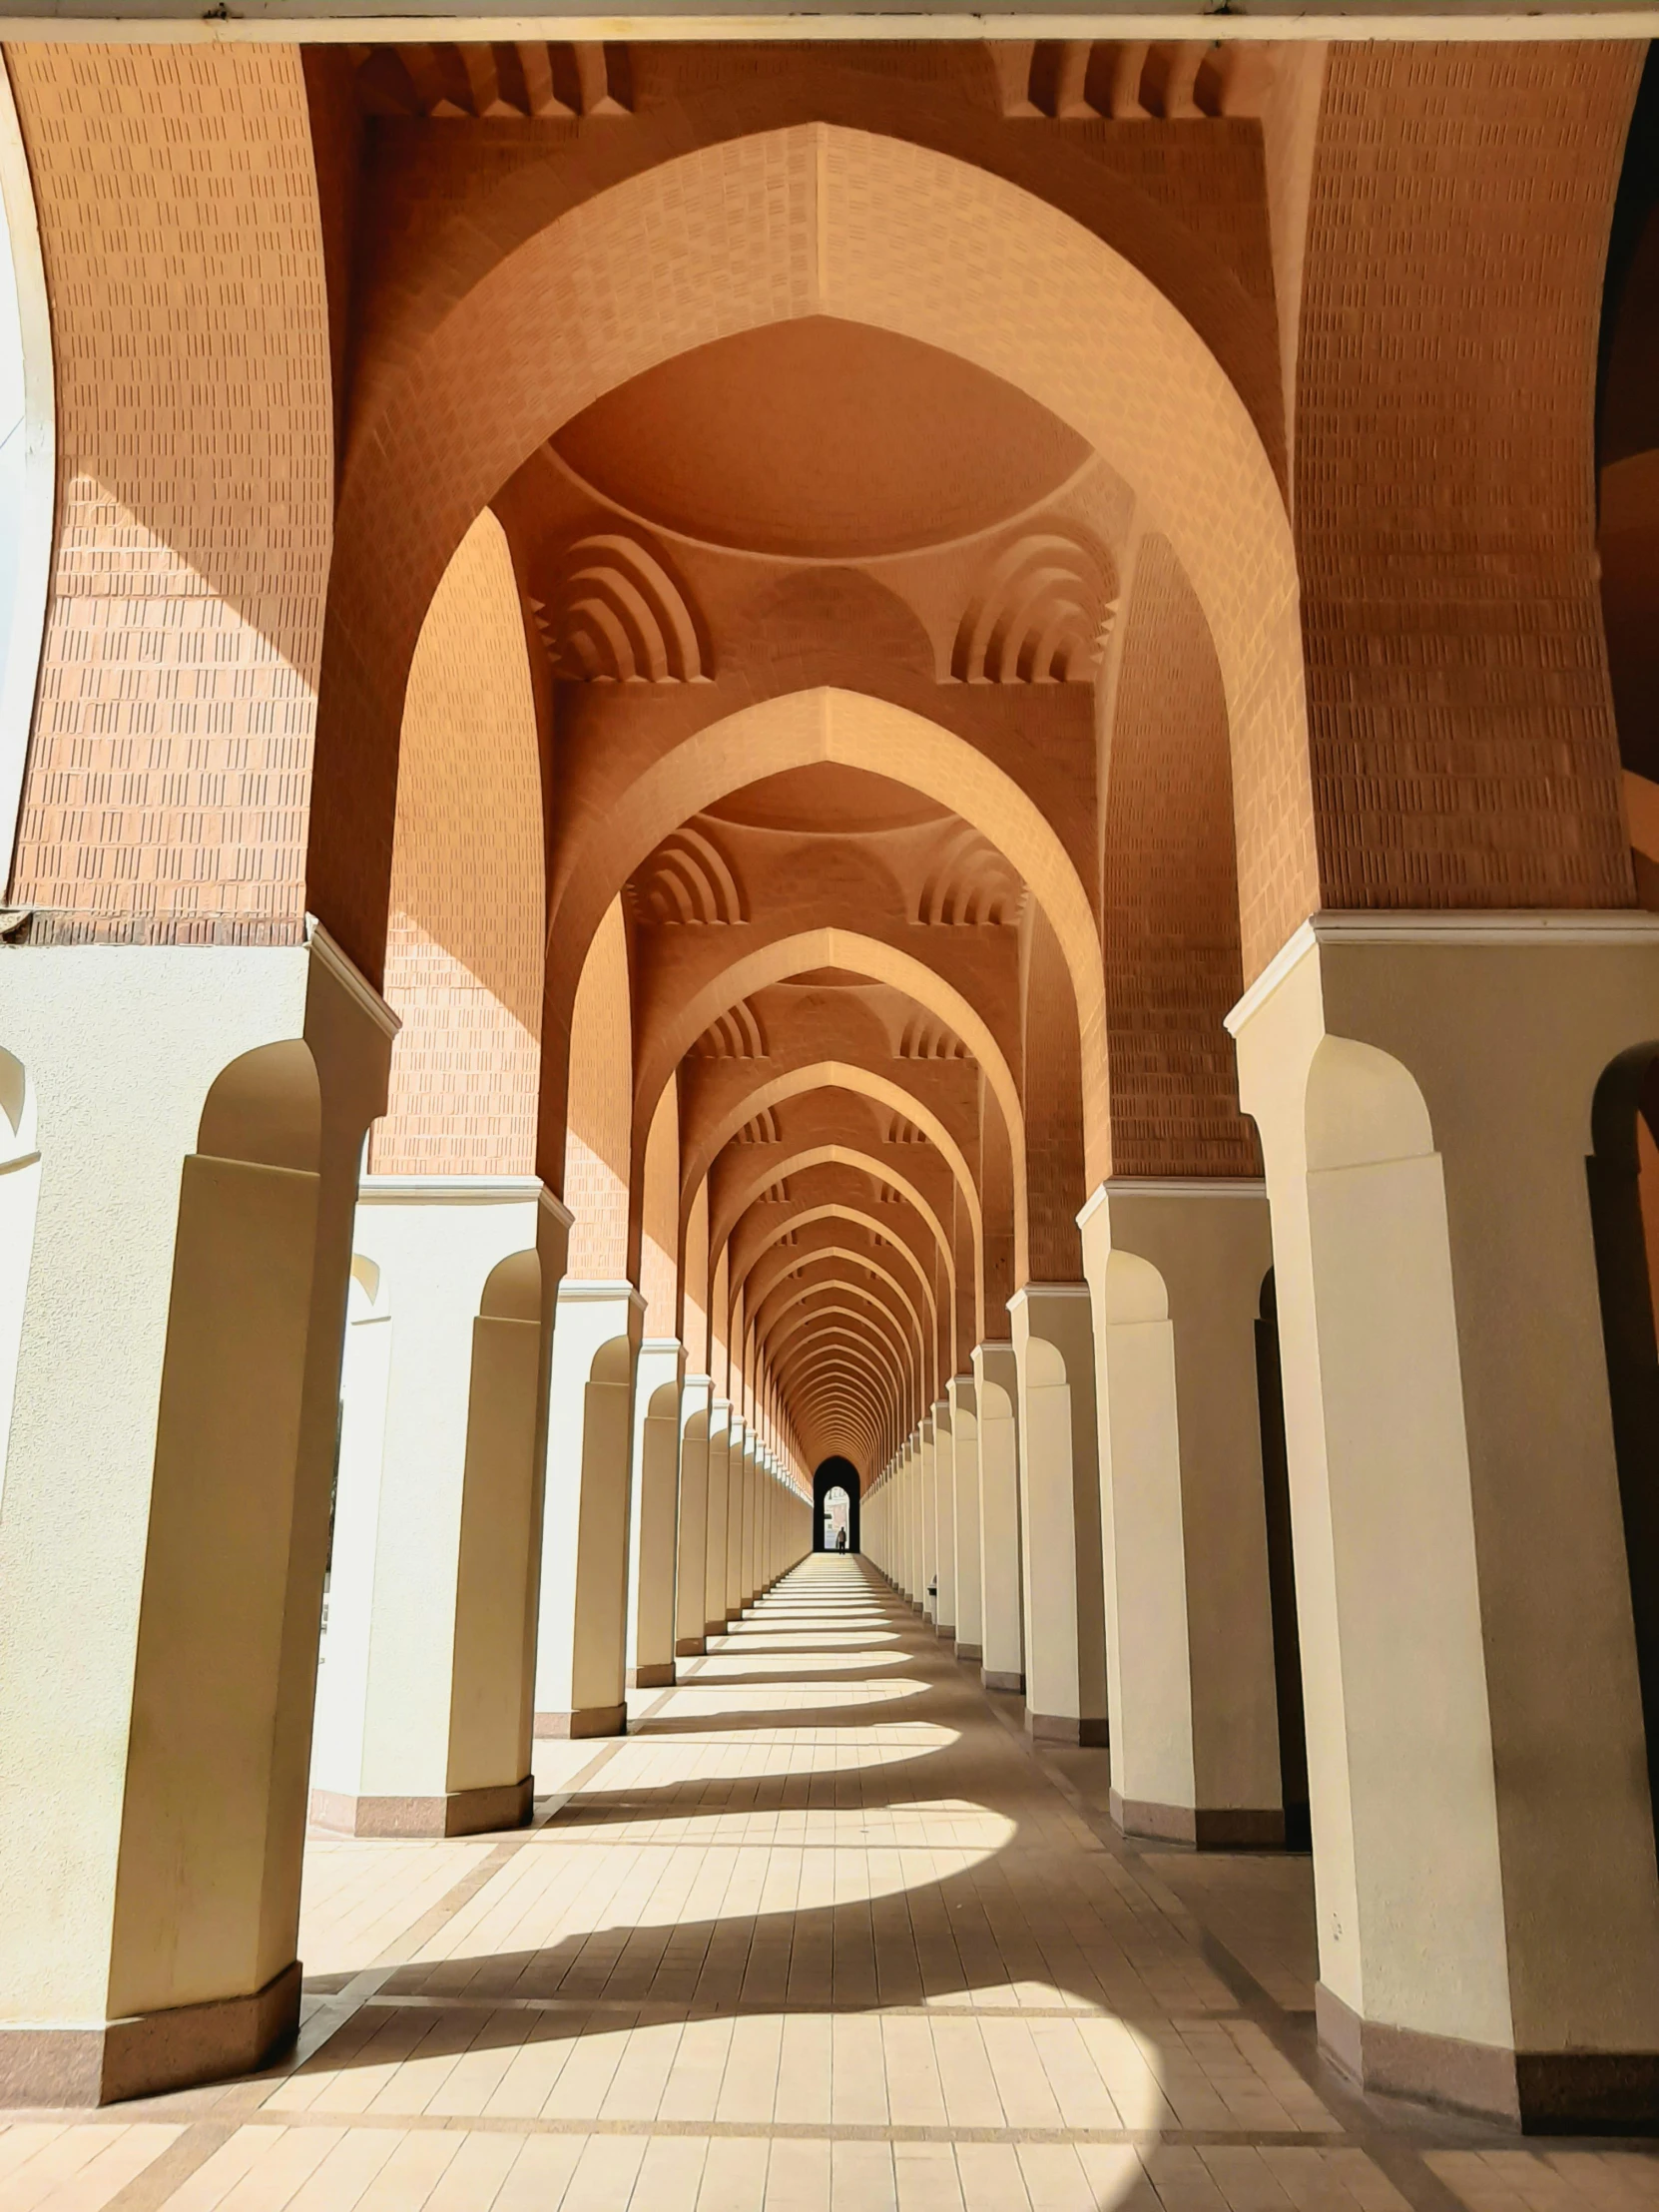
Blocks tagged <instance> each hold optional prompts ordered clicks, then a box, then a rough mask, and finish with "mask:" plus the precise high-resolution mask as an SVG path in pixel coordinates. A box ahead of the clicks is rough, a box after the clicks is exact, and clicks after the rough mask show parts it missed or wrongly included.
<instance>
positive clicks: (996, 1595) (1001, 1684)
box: [973, 1339, 1025, 1693]
mask: <svg viewBox="0 0 1659 2212" xmlns="http://www.w3.org/2000/svg"><path fill="white" fill-rule="evenodd" d="M973 1384H974V1397H975V1399H976V1400H977V1403H978V1416H979V1590H980V1623H981V1627H982V1629H983V1635H982V1637H981V1642H982V1644H983V1646H984V1650H983V1654H982V1657H981V1659H980V1663H979V1679H980V1680H981V1681H982V1682H983V1683H984V1685H985V1687H986V1689H987V1690H1008V1691H1014V1692H1019V1693H1023V1691H1024V1689H1025V1596H1024V1591H1025V1574H1024V1568H1023V1564H1022V1560H1023V1554H1024V1544H1023V1538H1022V1535H1021V1531H1020V1518H1019V1514H1020V1505H1019V1498H1020V1481H1019V1375H1018V1369H1017V1364H1016V1362H1015V1360H1014V1348H1013V1345H1012V1344H1011V1343H1007V1342H1002V1341H999V1340H995V1339H993V1340H991V1341H989V1342H987V1343H985V1344H981V1345H975V1346H974V1348H973Z"/></svg>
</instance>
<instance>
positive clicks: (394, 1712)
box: [310, 1176, 569, 1836]
mask: <svg viewBox="0 0 1659 2212" xmlns="http://www.w3.org/2000/svg"><path fill="white" fill-rule="evenodd" d="M544 1209H545V1210H546V1211H547V1212H548V1214H549V1215H550V1217H551V1222H552V1225H553V1227H554V1229H555V1231H556V1233H557V1247H558V1252H557V1256H558V1257H559V1259H560V1260H561V1261H562V1251H563V1241H564V1234H565V1232H567V1231H568V1226H569V1223H568V1217H567V1216H566V1214H565V1211H564V1208H563V1207H562V1206H560V1205H559V1202H558V1201H557V1200H556V1199H555V1198H553V1197H552V1195H551V1193H549V1192H547V1191H545V1190H544V1189H543V1187H542V1185H541V1184H540V1182H539V1181H537V1180H536V1179H535V1178H534V1177H523V1176H505V1177H495V1176H366V1177H364V1179H363V1182H362V1185H361V1187H360V1190H359V1194H358V1202H357V1222H356V1231H355V1240H354V1250H353V1255H352V1275H353V1278H354V1283H353V1293H352V1313H351V1318H350V1320H349V1322H348V1326H347V1331H346V1355H345V1361H344V1365H343V1370H342V1375H341V1387H340V1403H341V1426H340V1449H339V1466H338V1477H337V1481H336V1486H335V1503H334V1535H333V1555H332V1564H331V1571H330V1575H329V1591H328V1618H327V1629H326V1632H325V1634H324V1637H323V1640H322V1651H321V1662H320V1666H319V1669H318V1674H317V1698H316V1722H315V1729H314V1733H313V1738H312V1746H311V1788H310V1815H311V1819H312V1820H313V1821H315V1822H317V1823H318V1824H319V1825H321V1826H323V1827H325V1828H332V1829H336V1830H339V1831H341V1832H343V1833H345V1834H347V1835H357V1836H405V1835H406V1836H458V1835H471V1834H474V1833H476V1832H478V1831H479V1830H483V1829H491V1828H512V1827H516V1826H518V1825H520V1824H521V1823H522V1822H524V1821H526V1820H528V1818H529V1816H530V1798H531V1777H530V1714H531V1683H530V1680H529V1678H528V1672H527V1667H526V1648H527V1644H528V1642H529V1637H530V1632H531V1629H532V1626H533V1611H534V1592H535V1587H536V1575H537V1561H538V1555H539V1542H540V1527H539V1520H538V1514H537V1510H536V1508H537V1491H538V1470H537V1463H536V1441H537V1432H538V1426H537V1424H538V1415H539V1411H540V1398H541V1382H542V1367H543V1357H544V1348H545V1345H546V1341H547V1336H548V1333H549V1323H550V1317H548V1319H546V1320H544V1315H543V1305H544V1300H543V1292H542V1271H541V1262H540V1259H539V1257H538V1253H537V1239H538V1230H539V1228H540V1224H541V1215H542V1213H543V1210H544Z"/></svg>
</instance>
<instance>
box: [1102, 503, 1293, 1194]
mask: <svg viewBox="0 0 1659 2212" xmlns="http://www.w3.org/2000/svg"><path fill="white" fill-rule="evenodd" d="M1106 788H1107V794H1108V802H1107V817H1106V871H1105V890H1106V897H1105V913H1104V917H1103V921H1102V935H1103V944H1104V952H1105V965H1106V1022H1107V1035H1108V1040H1109V1044H1108V1066H1109V1069H1110V1075H1111V1098H1112V1108H1111V1111H1112V1172H1113V1174H1114V1175H1153V1176H1164V1175H1254V1174H1258V1173H1259V1172H1260V1169H1259V1166H1258V1163H1257V1153H1256V1143H1255V1137H1254V1133H1253V1130H1252V1126H1251V1124H1250V1123H1249V1122H1247V1121H1246V1120H1245V1118H1244V1117H1243V1115H1242V1114H1241V1113H1240V1112H1239V1096H1238V1076H1237V1073H1236V1070H1235V1063H1234V1057H1233V1048H1232V1043H1231V1040H1230V1039H1229V1037H1228V1035H1227V1032H1226V1030H1225V1029H1224V1028H1223V1027H1222V1019H1223V1016H1224V1015H1225V1014H1226V1012H1227V1010H1228V1008H1229V1007H1230V1006H1231V1005H1232V1004H1233V1002H1234V1000H1235V999H1236V998H1237V997H1238V996H1239V992H1240V990H1241V988H1242V987H1243V979H1242V975H1241V970H1240V964H1239V909H1238V891H1237V887H1236V879H1235V876H1234V870H1233V786H1232V776H1231V773H1230V770H1229V763H1228V750H1227V701H1226V698H1225V696H1224V694H1223V691H1222V683H1221V670H1220V669H1219V667H1218V666H1217V665H1216V654H1215V648H1214V646H1213V645H1212V644H1211V642H1210V633H1209V630H1208V628H1207V627H1206V624H1205V621H1204V611H1203V609H1202V608H1201V607H1200V606H1199V604H1198V600H1197V597H1196V596H1195V594H1194V592H1193V588H1192V586H1191V585H1190V584H1189V583H1188V581H1187V579H1186V576H1185V575H1184V574H1183V572H1182V569H1181V564H1180V562H1179V561H1177V559H1176V558H1175V554H1174V552H1173V550H1172V548H1171V547H1170V544H1169V542H1168V540H1167V539H1165V538H1162V537H1159V536H1158V535H1157V534H1156V533H1153V534H1151V535H1149V536H1148V537H1147V538H1146V539H1145V540H1144V541H1143V543H1142V545H1141V548H1140V552H1139V556H1138V558H1137V561H1136V564H1135V581H1134V590H1133V593H1132V595H1131V598H1130V604H1129V613H1128V618H1127V622H1126V625H1125V629H1124V637H1123V646H1122V657H1121V661H1120V664H1119V669H1118V682H1117V697H1116V707H1115V712H1114V714H1113V718H1112V730H1111V740H1110V760H1109V763H1108V773H1107V779H1106Z"/></svg>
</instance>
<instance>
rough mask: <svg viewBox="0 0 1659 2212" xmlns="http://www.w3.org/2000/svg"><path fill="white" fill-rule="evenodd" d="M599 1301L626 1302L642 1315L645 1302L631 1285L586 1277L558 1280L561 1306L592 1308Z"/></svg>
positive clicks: (563, 1277) (566, 1277)
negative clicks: (591, 1279)
mask: <svg viewBox="0 0 1659 2212" xmlns="http://www.w3.org/2000/svg"><path fill="white" fill-rule="evenodd" d="M601 1299H612V1300H615V1301H618V1302H622V1301H626V1302H627V1304H629V1305H630V1306H635V1307H637V1308H638V1309H639V1311H640V1312H641V1313H642V1314H643V1313H644V1312H645V1300H644V1299H643V1298H642V1297H641V1295H640V1293H639V1292H638V1291H636V1290H635V1288H634V1286H633V1284H632V1283H608V1282H603V1281H599V1280H594V1281H590V1280H589V1279H588V1278H587V1277H586V1276H580V1275H579V1276H569V1275H566V1276H561V1277H560V1279H559V1304H560V1305H561V1306H593V1305H597V1304H598V1303H599V1302H600V1300H601Z"/></svg>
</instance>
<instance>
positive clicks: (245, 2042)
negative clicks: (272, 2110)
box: [0, 1959, 300, 2108]
mask: <svg viewBox="0 0 1659 2212" xmlns="http://www.w3.org/2000/svg"><path fill="white" fill-rule="evenodd" d="M299 1972H300V1969H299V1961H298V1960H297V1959H295V1960H294V1962H293V1964H292V1965H291V1966H284V1967H283V1968H282V1971H281V1972H280V1973H279V1974H277V1975H276V1976H275V1977H274V1978H273V1979H272V1980H270V1981H268V1982H267V1983H266V1985H265V1987H264V1988H263V1989H256V1990H255V1991H254V1993H253V1994H252V1995H251V1996H244V1997H214V1998H212V1999H210V2000H209V2002H207V2003H206V2004H180V2005H173V2006H170V2007H169V2008H168V2009H167V2010H165V2011H161V2012H136V2013H134V2014H132V2015H131V2016H130V2017H129V2018H127V2019H120V2020H106V2021H104V2022H103V2023H102V2025H100V2026H98V2027H0V2106H7V2107H13V2108H15V2107H17V2106H19V2105H59V2104H69V2105H92V2104H119V2103H120V2102H121V2101H122V2100H123V2098H126V2097H144V2096H156V2095H158V2094H160V2092H161V2091H162V2090H164V2089H188V2088H190V2087H192V2086H193V2085H194V2084H196V2083H197V2082H202V2081H223V2080H225V2079H227V2078H228V2077H229V2076H230V2075H232V2074H244V2073H253V2072H255V2071H256V2070H257V2069H258V2068H259V2067H261V2066H263V2065H264V2064H265V2063H266V2061H267V2060H268V2059H270V2058H273V2057H275V2056H276V2054H277V2052H278V2051H279V2050H284V2049H285V2048H286V2047H287V2046H288V2044H290V2043H291V2042H292V2041H293V2039H294V2037H295V2035H297V2034H298V2032H299Z"/></svg>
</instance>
